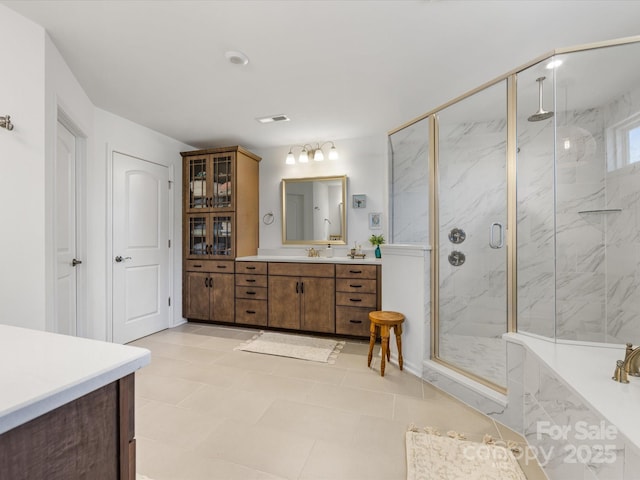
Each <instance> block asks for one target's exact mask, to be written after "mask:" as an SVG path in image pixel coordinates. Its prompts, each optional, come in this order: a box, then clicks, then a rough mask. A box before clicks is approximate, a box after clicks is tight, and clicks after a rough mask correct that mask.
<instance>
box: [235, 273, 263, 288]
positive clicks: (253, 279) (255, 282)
mask: <svg viewBox="0 0 640 480" xmlns="http://www.w3.org/2000/svg"><path fill="white" fill-rule="evenodd" d="M236 285H244V286H251V287H266V286H267V276H266V275H247V274H244V273H240V274H236Z"/></svg>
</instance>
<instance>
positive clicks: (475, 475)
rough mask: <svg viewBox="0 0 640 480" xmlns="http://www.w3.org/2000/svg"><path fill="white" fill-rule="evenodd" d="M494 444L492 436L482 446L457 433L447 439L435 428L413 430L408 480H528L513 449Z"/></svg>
mask: <svg viewBox="0 0 640 480" xmlns="http://www.w3.org/2000/svg"><path fill="white" fill-rule="evenodd" d="M494 443H495V442H494V441H493V439H492V438H491V437H489V436H488V435H487V436H485V442H484V443H478V442H470V441H468V440H466V439H464V436H463V435H460V434H457V433H455V432H449V433H448V436H446V437H445V436H442V435H440V434H439V432H438V431H437V430H435V429H433V428H425V429H424V430H418V429H417V428H411V429H409V431H408V432H407V433H406V447H407V480H526V478H527V477H525V475H524V473H523V472H522V469H521V468H520V465H518V461H517V460H516V458H515V456H514V454H513V451H512V450H513V448H511V447H510V448H507V447H503V446H500V445H495V444H494ZM515 448H517V447H515Z"/></svg>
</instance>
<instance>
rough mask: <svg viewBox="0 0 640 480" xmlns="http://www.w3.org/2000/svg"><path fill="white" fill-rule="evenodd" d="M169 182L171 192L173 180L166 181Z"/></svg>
mask: <svg viewBox="0 0 640 480" xmlns="http://www.w3.org/2000/svg"><path fill="white" fill-rule="evenodd" d="M168 182H169V190H171V186H172V185H173V180H168Z"/></svg>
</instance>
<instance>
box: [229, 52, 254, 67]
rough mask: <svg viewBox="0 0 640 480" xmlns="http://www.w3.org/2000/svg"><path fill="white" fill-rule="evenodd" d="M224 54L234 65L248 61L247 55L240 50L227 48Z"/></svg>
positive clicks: (244, 63)
mask: <svg viewBox="0 0 640 480" xmlns="http://www.w3.org/2000/svg"><path fill="white" fill-rule="evenodd" d="M224 56H225V57H227V60H229V61H230V62H231V63H233V64H234V65H246V64H247V63H249V57H247V56H246V55H245V54H244V53H242V52H236V51H233V50H229V51H228V52H226V53H225V54H224Z"/></svg>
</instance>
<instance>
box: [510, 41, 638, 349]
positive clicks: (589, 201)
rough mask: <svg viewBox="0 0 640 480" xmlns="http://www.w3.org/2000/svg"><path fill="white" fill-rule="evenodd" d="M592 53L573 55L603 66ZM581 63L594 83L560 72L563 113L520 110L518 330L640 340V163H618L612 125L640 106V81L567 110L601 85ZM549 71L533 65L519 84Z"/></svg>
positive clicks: (556, 101) (558, 101) (558, 96)
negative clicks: (537, 116) (534, 114)
mask: <svg viewBox="0 0 640 480" xmlns="http://www.w3.org/2000/svg"><path fill="white" fill-rule="evenodd" d="M610 52H613V50H610ZM592 53H593V52H583V53H582V54H580V55H581V56H579V57H575V55H576V54H568V57H571V61H572V63H573V68H576V66H577V65H578V64H579V62H582V64H583V66H584V65H587V64H589V63H593V64H594V68H600V67H598V66H597V64H596V62H595V61H594V59H593V57H591V56H590V55H591V54H592ZM622 58H624V57H622ZM567 63H568V62H567ZM580 72H582V75H583V77H581V78H587V80H585V81H584V84H580V83H579V82H578V83H576V82H572V81H569V80H568V78H569V77H571V74H572V73H574V72H571V71H568V72H565V73H563V72H562V70H560V71H559V72H558V78H557V80H556V83H557V85H560V86H561V87H558V88H557V89H556V98H555V99H554V102H553V103H554V104H555V105H556V106H557V107H558V111H557V112H556V115H555V117H554V118H553V119H549V120H545V121H542V122H528V121H527V118H526V116H525V115H526V113H528V112H522V113H523V115H522V116H520V115H519V117H518V123H517V131H518V148H519V152H518V157H517V158H518V164H517V165H518V170H517V171H518V173H517V204H518V205H517V208H518V235H517V236H518V330H519V331H526V332H530V333H535V334H538V335H543V336H547V337H552V338H554V337H555V338H557V339H564V340H577V341H595V342H614V343H621V342H627V341H632V342H634V343H639V342H640V273H638V264H639V262H640V221H639V220H638V215H639V212H640V208H639V207H640V166H638V165H626V166H621V165H620V164H618V165H617V166H616V168H613V169H612V168H611V167H609V168H608V165H607V164H608V163H610V164H614V163H615V162H614V161H612V159H611V155H612V153H611V152H608V151H607V150H608V149H609V150H611V137H610V134H611V129H612V127H614V126H615V125H617V124H620V123H621V122H624V121H626V120H628V119H629V118H632V117H633V116H634V115H637V114H638V112H640V90H638V89H635V90H633V91H631V92H629V91H627V92H626V93H622V91H623V90H620V89H618V90H620V92H621V93H617V92H616V87H615V86H613V87H612V91H611V92H608V97H607V98H608V99H606V100H602V101H601V103H600V104H597V105H594V106H592V107H589V108H581V109H577V108H573V109H571V108H569V109H563V108H561V107H560V106H563V105H571V100H572V99H573V98H576V97H578V96H580V95H581V91H582V90H584V91H585V92H586V91H593V88H594V87H593V85H590V84H589V80H588V79H589V78H590V77H588V76H584V70H580ZM540 74H541V73H540V71H537V72H536V71H535V70H534V71H532V72H523V73H521V74H520V75H519V84H522V83H525V82H531V81H533V80H532V79H533V78H534V77H536V76H537V75H540ZM563 75H564V76H563ZM520 77H522V78H520ZM567 85H568V86H567ZM601 98H602V96H601ZM520 103H521V98H520V93H519V96H518V105H520ZM587 103H588V102H587ZM638 123H639V124H640V121H639V122H638ZM554 127H555V128H556V129H557V130H556V131H555V132H554ZM554 133H555V138H554ZM554 155H555V158H554ZM620 167H621V168H620ZM617 208H620V209H622V211H621V212H618V213H612V212H609V213H602V212H589V211H590V210H602V209H617Z"/></svg>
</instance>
